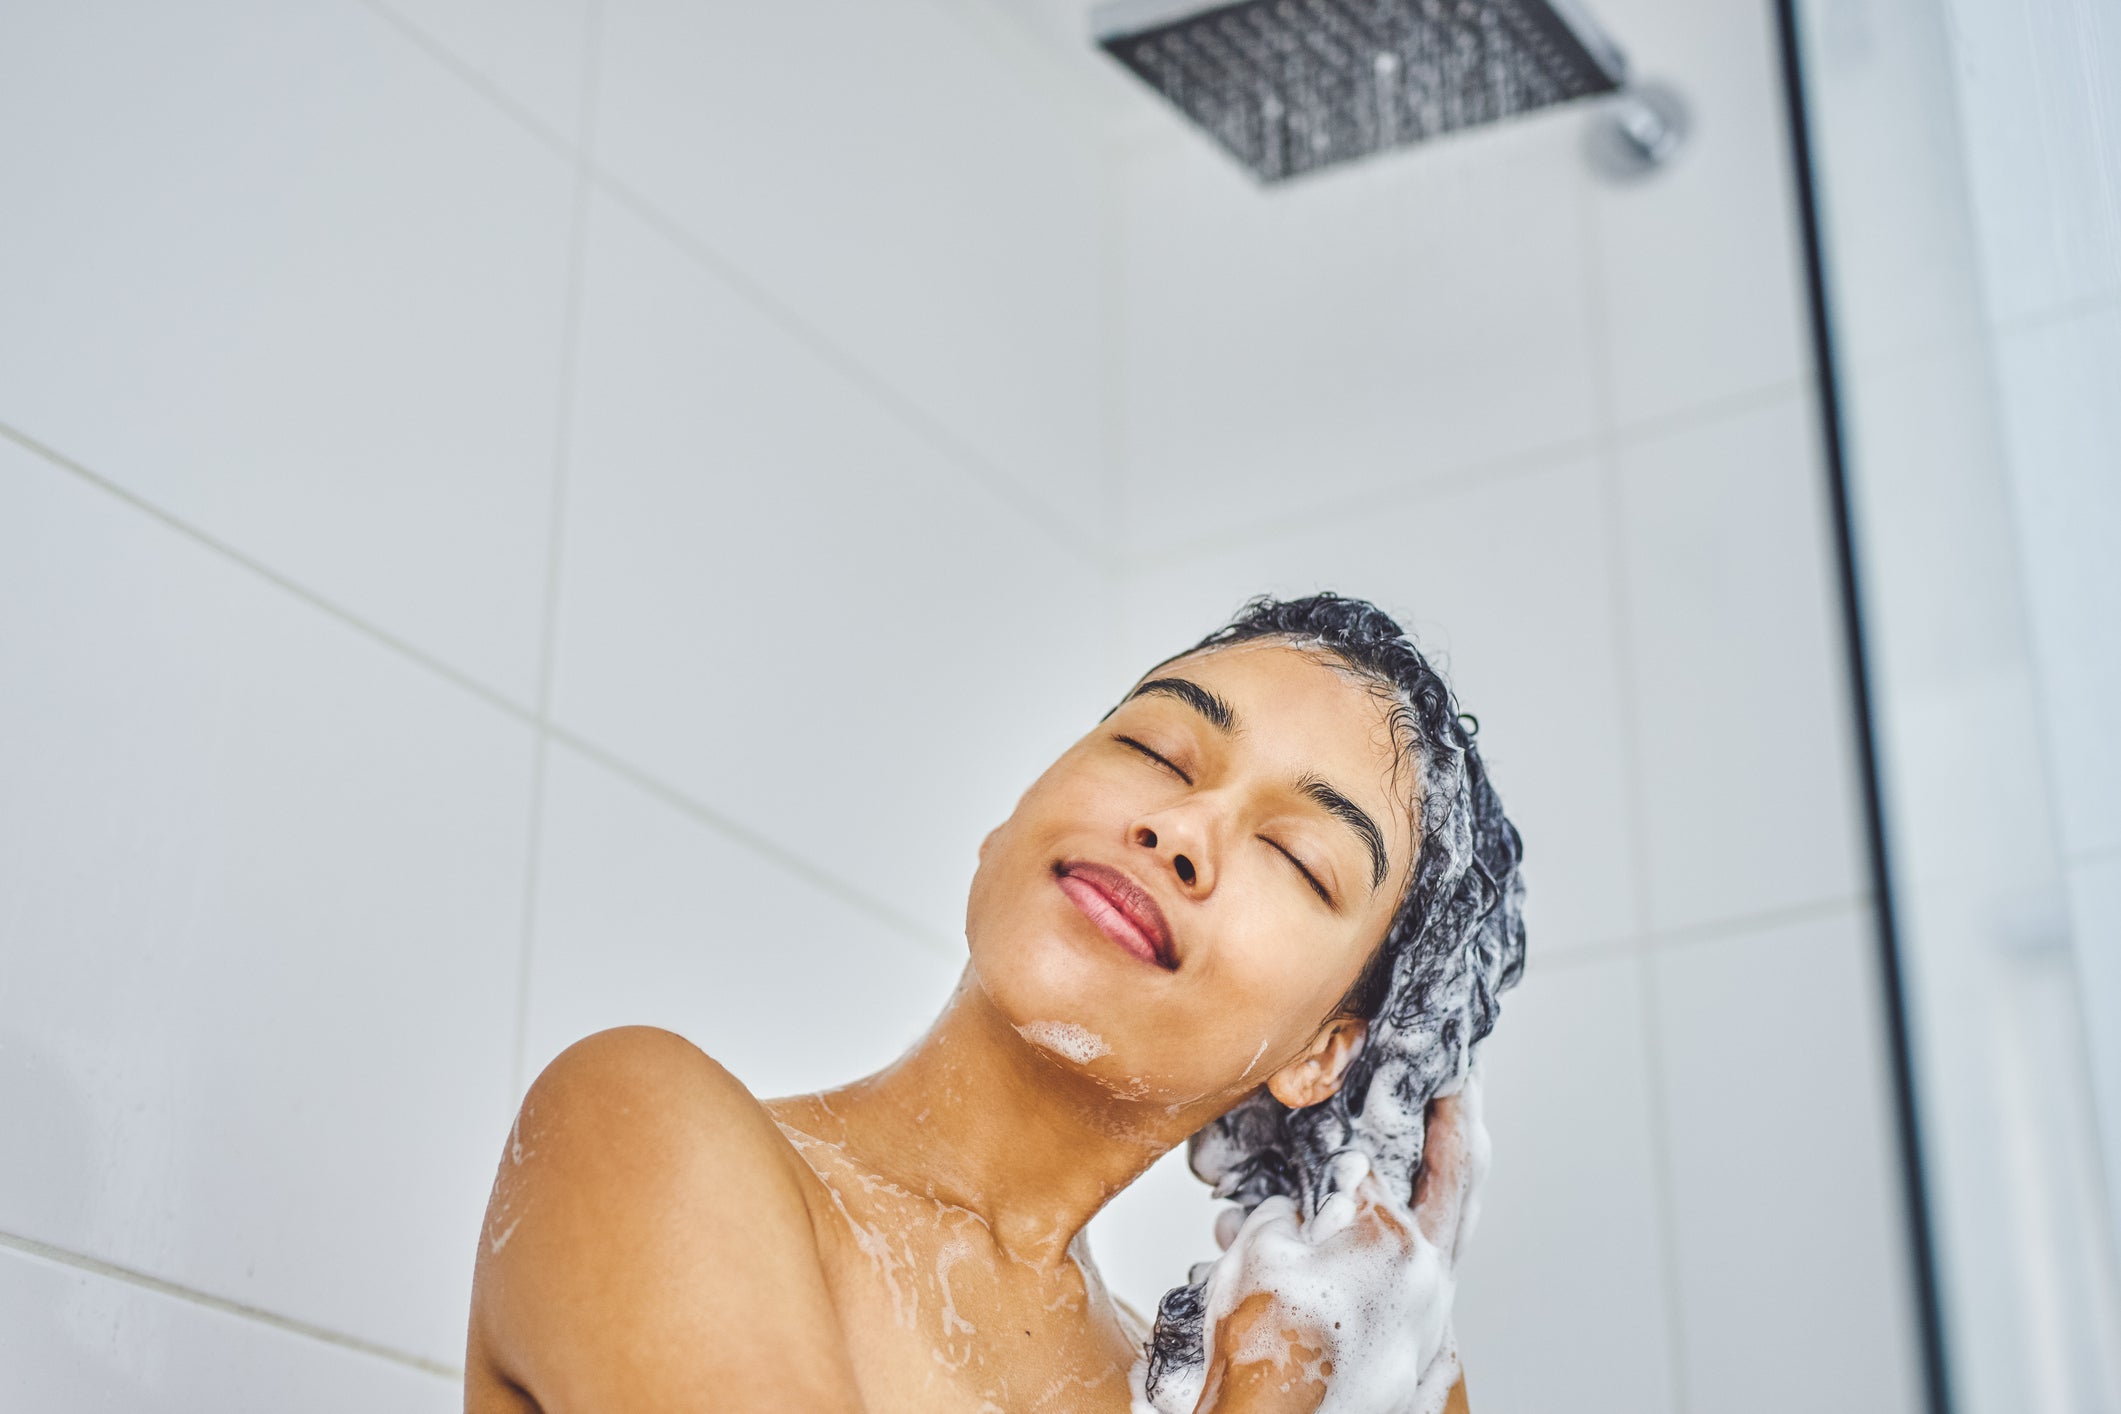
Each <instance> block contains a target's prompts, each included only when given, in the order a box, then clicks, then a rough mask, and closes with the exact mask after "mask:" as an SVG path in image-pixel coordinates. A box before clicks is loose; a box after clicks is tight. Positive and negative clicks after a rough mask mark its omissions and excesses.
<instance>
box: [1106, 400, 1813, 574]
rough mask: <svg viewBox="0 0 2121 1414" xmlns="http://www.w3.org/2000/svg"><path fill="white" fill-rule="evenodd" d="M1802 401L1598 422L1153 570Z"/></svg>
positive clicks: (1270, 521) (1713, 404)
mask: <svg viewBox="0 0 2121 1414" xmlns="http://www.w3.org/2000/svg"><path fill="white" fill-rule="evenodd" d="M1803 393H1804V385H1803V383H1802V382H1801V381H1799V380H1795V379H1778V380H1777V381H1775V382H1772V383H1763V384H1761V385H1760V386H1758V387H1756V388H1750V389H1747V390H1746V391H1744V392H1741V393H1733V394H1729V395H1727V396H1724V397H1719V398H1713V399H1710V400H1708V401H1706V402H1702V403H1697V404H1695V405H1694V406H1692V407H1689V408H1684V409H1682V410H1680V411H1678V412H1675V413H1663V414H1660V415H1658V416H1656V417H1653V418H1645V419H1643V420H1642V421H1640V422H1635V423H1630V424H1628V425H1626V426H1624V427H1614V426H1611V425H1609V423H1607V422H1604V421H1602V422H1601V425H1600V426H1599V427H1595V428H1594V429H1593V430H1592V432H1591V433H1590V434H1589V435H1587V436H1578V437H1568V438H1564V439H1562V440H1560V441H1557V442H1548V443H1544V444H1542V445H1540V446H1537V447H1530V448H1527V449H1525V450H1523V451H1517V452H1510V453H1507V454H1505V455H1503V456H1499V457H1494V458H1490V459H1487V460H1484V461H1475V462H1466V463H1461V464H1460V465H1457V466H1453V467H1448V468H1445V469H1444V470H1441V471H1438V472H1435V473H1432V474H1431V475H1428V476H1424V477H1419V478H1417V479H1414V480H1411V481H1397V482H1393V483H1390V484H1388V485H1384V486H1380V487H1377V488H1376V489H1374V490H1370V491H1358V492H1354V493H1352V494H1350V495H1348V496H1345V497H1342V498H1338V499H1336V500H1333V501H1331V502H1327V503H1324V504H1321V505H1315V506H1310V507H1306V508H1305V509H1304V510H1302V511H1300V512H1296V513H1293V514H1280V515H1276V516H1272V517H1269V518H1266V519H1262V520H1256V521H1250V522H1247V523H1245V524H1242V525H1237V526H1232V527H1231V528H1229V529H1227V530H1223V531H1218V532H1215V533H1213V534H1210V535H1205V536H1203V537H1201V538H1200V539H1198V540H1195V541H1191V542H1189V543H1187V544H1184V545H1180V546H1177V547H1175V548H1173V549H1170V550H1167V551H1162V552H1159V554H1158V557H1157V559H1156V561H1155V563H1156V566H1157V567H1158V568H1163V569H1168V568H1172V567H1174V566H1180V565H1184V564H1186V563H1187V562H1189V561H1195V560H1201V559H1207V558H1210V557H1212V556H1215V555H1223V554H1228V553H1230V552H1231V551H1234V550H1243V549H1247V548H1250V547H1253V546H1257V545H1261V544H1264V543H1267V542H1270V541H1273V540H1277V539H1280V538H1282V537H1284V536H1288V535H1292V534H1300V533H1302V532H1304V531H1308V530H1317V529H1323V528H1326V527H1330V526H1332V525H1333V524H1335V523H1336V522H1338V521H1342V520H1345V519H1347V518H1348V517H1349V516H1351V515H1355V514H1375V513H1378V512H1382V511H1390V510H1394V509H1403V508H1407V507H1412V506H1418V505H1421V504H1422V503H1424V502H1426V501H1431V500H1435V499H1438V498H1442V497H1448V496H1455V495H1459V494H1462V493H1464V492H1468V491H1472V490H1476V489H1479V488H1481V487H1486V486H1492V485H1494V484H1496V483H1497V482H1499V481H1503V480H1507V479H1509V478H1512V477H1518V476H1536V475H1538V474H1539V473H1540V472H1543V471H1551V470H1553V469H1554V468H1555V467H1557V466H1561V465H1564V464H1566V463H1568V462H1571V461H1578V460H1582V459H1585V458H1589V457H1602V456H1605V455H1607V454H1609V452H1610V451H1611V450H1613V449H1616V448H1618V447H1620V446H1622V445H1625V444H1628V443H1632V442H1637V441H1642V440H1646V439H1650V438H1655V437H1664V436H1670V435H1672V434H1673V433H1677V432H1685V431H1689V430H1691V429H1694V428H1699V427H1705V426H1710V425H1712V424H1714V423H1716V422H1719V421H1722V420H1723V419H1725V418H1730V417H1738V416H1742V415H1744V414H1746V413H1749V412H1757V411H1760V410H1762V409H1765V408H1772V407H1776V406H1779V405H1781V404H1782V403H1784V402H1786V401H1789V400H1791V399H1793V398H1799V397H1802V396H1803ZM1144 563H1146V562H1145V561H1142V560H1141V559H1139V558H1138V557H1136V556H1132V555H1127V556H1125V557H1124V558H1123V559H1122V561H1121V563H1120V566H1119V568H1120V571H1121V573H1122V574H1123V575H1124V574H1126V573H1132V572H1134V571H1137V570H1139V569H1141V568H1142V567H1143V564H1144Z"/></svg>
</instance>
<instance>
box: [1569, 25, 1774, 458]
mask: <svg viewBox="0 0 2121 1414" xmlns="http://www.w3.org/2000/svg"><path fill="white" fill-rule="evenodd" d="M1593 8H1594V10H1595V12H1596V14H1597V16H1598V18H1599V20H1600V22H1601V23H1603V24H1604V26H1605V27H1606V28H1607V29H1608V30H1609V31H1610V32H1611V33H1612V34H1613V36H1614V37H1615V38H1616V39H1617V40H1618V41H1619V43H1620V44H1621V46H1622V47H1623V48H1625V49H1626V50H1627V51H1628V60H1629V65H1630V69H1631V72H1633V73H1634V74H1636V75H1637V76H1639V77H1642V78H1647V79H1657V80H1661V81H1664V82H1666V83H1669V84H1671V85H1672V86H1673V87H1675V88H1676V89H1678V91H1679V92H1680V94H1681V95H1682V97H1683V98H1684V99H1685V101H1686V104H1687V106H1688V109H1689V111H1690V114H1691V119H1690V122H1691V131H1690V134H1689V136H1688V138H1687V143H1686V146H1685V148H1684V149H1683V150H1682V151H1681V152H1680V153H1679V154H1678V156H1677V157H1676V159H1675V160H1674V161H1673V162H1672V164H1671V165H1670V166H1669V168H1667V169H1666V170H1663V171H1661V172H1658V173H1656V174H1655V175H1653V176H1651V177H1649V178H1648V179H1646V180H1642V181H1639V182H1634V183H1624V184H1618V185H1614V184H1608V183H1603V182H1601V183H1597V184H1594V186H1593V188H1592V209H1593V219H1594V223H1595V229H1596V240H1597V250H1598V255H1599V269H1600V271H1601V272H1602V274H1601V277H1600V287H1601V300H1602V303H1603V305H1604V308H1605V328H1606V337H1605V342H1604V348H1603V350H1602V353H1603V356H1604V358H1605V362H1606V366H1607V369H1608V375H1609V377H1610V378H1611V380H1612V388H1613V407H1614V415H1615V417H1616V418H1617V420H1618V421H1619V422H1620V424H1621V425H1623V426H1630V425H1634V424H1637V423H1641V422H1644V421H1649V420H1653V419H1660V418H1665V417H1670V416H1672V415H1674V414H1678V413H1682V412H1685V411H1687V410H1689V409H1692V408H1696V407H1699V406H1701V405H1702V404H1705V403H1712V402H1716V401H1718V400H1721V399H1726V398H1730V397H1734V396H1737V395H1740V394H1745V393H1752V392H1756V391H1758V390H1760V389H1763V388H1771V387H1776V386H1780V385H1783V384H1787V383H1789V382H1790V381H1791V380H1793V379H1796V378H1798V377H1800V376H1803V375H1804V374H1805V372H1806V370H1807V369H1808V368H1809V365H1810V358H1809V354H1808V352H1807V350H1806V348H1805V338H1806V335H1805V332H1804V306H1803V290H1804V286H1803V283H1802V269H1803V267H1802V265H1801V263H1800V261H1801V254H1800V246H1799V244H1798V236H1797V215H1796V205H1795V195H1794V192H1795V188H1794V185H1793V183H1792V179H1791V175H1790V155H1789V137H1788V133H1787V129H1786V125H1785V123H1784V120H1783V105H1782V89H1781V78H1780V71H1779V67H1778V65H1779V62H1780V61H1779V59H1778V58H1777V52H1778V51H1777V47H1776V42H1775V29H1774V24H1775V20H1774V16H1775V6H1774V3H1773V0H1708V2H1707V3H1705V0H1598V3H1597V4H1596V5H1595V6H1594V7H1593Z"/></svg>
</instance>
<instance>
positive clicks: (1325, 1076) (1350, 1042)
mask: <svg viewBox="0 0 2121 1414" xmlns="http://www.w3.org/2000/svg"><path fill="white" fill-rule="evenodd" d="M1369 1034H1370V1024H1369V1023H1368V1022H1367V1021H1364V1020H1362V1019H1361V1018H1359V1017H1353V1016H1336V1017H1334V1018H1333V1019H1332V1020H1331V1021H1329V1022H1327V1023H1326V1024H1325V1025H1324V1026H1322V1027H1320V1028H1319V1031H1318V1034H1317V1035H1316V1036H1313V1037H1312V1038H1311V1044H1310V1045H1309V1046H1306V1047H1305V1048H1304V1052H1303V1054H1302V1055H1300V1056H1298V1057H1297V1058H1296V1059H1295V1060H1292V1061H1290V1062H1289V1063H1288V1064H1287V1065H1285V1066H1283V1067H1282V1068H1281V1069H1280V1070H1277V1071H1275V1072H1274V1073H1273V1074H1272V1075H1270V1076H1268V1077H1267V1092H1268V1093H1269V1094H1271V1095H1273V1096H1274V1098H1275V1099H1277V1100H1279V1101H1281V1102H1282V1103H1283V1104H1285V1105H1287V1106H1288V1107H1289V1108H1290V1109H1292V1110H1300V1109H1304V1108H1305V1107H1307V1106H1310V1105H1315V1104H1317V1103H1319V1102H1320V1101H1321V1100H1330V1099H1332V1098H1333V1097H1334V1096H1335V1095H1337V1094H1339V1093H1340V1082H1341V1081H1342V1080H1344V1079H1346V1078H1347V1074H1348V1067H1349V1065H1351V1064H1353V1062H1354V1060H1355V1057H1356V1056H1357V1055H1359V1054H1361V1052H1362V1043H1363V1039H1364V1038H1365V1037H1366V1036H1368V1035H1369Z"/></svg>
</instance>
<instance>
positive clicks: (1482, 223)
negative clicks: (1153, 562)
mask: <svg viewBox="0 0 2121 1414" xmlns="http://www.w3.org/2000/svg"><path fill="white" fill-rule="evenodd" d="M1576 135H1577V129H1576V126H1575V123H1574V122H1573V120H1572V118H1571V117H1570V116H1569V115H1567V114H1560V115H1543V116H1536V117H1532V118H1529V119H1526V120H1524V121H1522V122H1519V123H1515V124H1511V125H1507V126H1503V127H1499V128H1496V129H1492V130H1489V131H1486V132H1479V133H1471V134H1464V135H1460V136H1457V137H1454V138H1452V139H1450V140H1449V141H1446V142H1440V143H1438V144H1436V145H1435V147H1434V148H1433V150H1430V151H1425V152H1423V153H1422V154H1421V156H1420V157H1419V159H1418V160H1416V159H1408V160H1393V161H1380V162H1376V163H1366V164H1357V165H1356V166H1353V167H1350V168H1345V169H1341V170H1338V171H1334V172H1329V173H1324V174H1320V175H1317V176H1313V177H1308V178H1305V179H1303V180H1302V181H1300V182H1298V183H1295V184H1292V185H1290V186H1288V187H1284V188H1274V189H1266V190H1263V189H1261V188H1259V187H1257V186H1255V185H1254V184H1253V182H1252V180H1251V179H1250V178H1249V177H1248V176H1246V175H1245V174H1244V173H1243V172H1242V171H1241V170H1240V169H1239V168H1238V167H1237V166H1236V164H1234V163H1233V162H1231V161H1230V160H1229V158H1228V157H1227V156H1225V155H1224V154H1223V153H1222V151H1221V150H1220V149H1217V148H1213V147H1211V146H1210V145H1209V144H1208V143H1206V142H1205V141H1202V140H1200V139H1199V138H1198V137H1197V136H1195V135H1192V134H1182V135H1178V136H1175V137H1173V138H1171V139H1169V140H1164V141H1157V142H1151V143H1146V144H1143V145H1141V146H1140V147H1139V148H1138V149H1137V150H1136V151H1135V152H1134V153H1133V154H1132V155H1131V156H1130V157H1129V158H1128V159H1127V160H1126V162H1125V164H1124V166H1123V167H1122V169H1121V171H1122V180H1123V184H1124V185H1123V191H1124V193H1125V207H1124V216H1125V228H1124V229H1125V239H1124V243H1123V246H1122V256H1121V258H1122V261H1123V267H1122V271H1121V277H1122V285H1121V289H1122V292H1123V293H1122V300H1123V304H1122V308H1123V310H1124V315H1123V331H1122V342H1121V345H1120V349H1119V353H1118V357H1119V359H1120V363H1121V367H1122V370H1123V372H1124V424H1123V426H1124V429H1125V437H1124V444H1123V445H1124V456H1125V462H1126V468H1127V473H1128V477H1127V481H1126V483H1125V490H1124V501H1125V504H1126V508H1127V512H1128V526H1129V533H1130V536H1131V538H1132V541H1133V544H1134V546H1135V548H1136V549H1137V551H1138V552H1139V553H1140V554H1142V555H1143V556H1145V557H1149V558H1152V559H1153V558H1154V557H1156V556H1159V555H1161V554H1163V553H1165V552H1167V551H1168V550H1169V549H1171V548H1172V547H1174V546H1185V545H1190V544H1193V543H1196V542H1198V541H1200V540H1202V539H1203V538H1204V537H1212V536H1214V535H1216V534H1217V533H1218V532H1223V531H1227V530H1229V529H1231V528H1233V527H1243V528H1264V527H1268V526H1271V525H1273V524H1275V523H1276V522H1278V521H1279V520H1281V519H1282V518H1283V517H1285V516H1288V515H1290V514H1299V515H1301V514H1306V513H1312V512H1315V511H1316V510H1317V509H1318V508H1319V507H1320V506H1322V505H1324V506H1338V507H1353V506H1356V505H1359V504H1362V503H1363V501H1364V499H1365V498H1366V497H1367V496H1368V495H1370V494H1374V493H1377V492H1380V491H1385V490H1389V489H1393V488H1397V487H1402V486H1405V485H1407V484H1408V483H1410V482H1413V481H1418V480H1422V479H1425V478H1430V477H1434V476H1437V475H1439V474H1443V473H1448V472H1454V471H1462V470H1464V469H1466V468H1468V467H1471V466H1476V465H1481V464H1485V463H1489V462H1493V461H1496V460H1498V459H1501V458H1506V457H1510V456H1514V455H1522V454H1524V453H1526V452H1531V451H1539V450H1546V449H1552V448H1555V447H1558V446H1562V445H1565V444H1580V443H1581V442H1582V441H1583V440H1584V439H1586V438H1588V437H1589V436H1590V435H1591V432H1592V430H1593V417H1594V407H1593V374H1592V366H1591V357H1592V330H1591V323H1590V312H1589V309H1588V292H1587V291H1586V289H1585V284H1584V281H1583V278H1582V271H1583V256H1582V254H1581V240H1582V232H1581V223H1580V220H1579V207H1578V201H1579V196H1578V190H1579V184H1580V183H1581V181H1582V176H1581V162H1580V159H1579V157H1578V154H1577V150H1576Z"/></svg>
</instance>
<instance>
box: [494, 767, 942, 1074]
mask: <svg viewBox="0 0 2121 1414" xmlns="http://www.w3.org/2000/svg"><path fill="white" fill-rule="evenodd" d="M543 809H544V827H543V829H542V830H541V831H540V833H539V843H540V854H539V866H538V890H537V916H536V920H535V927H536V942H535V945H534V947H533V951H532V954H531V974H530V1020H529V1032H528V1041H527V1046H528V1059H529V1066H528V1068H527V1069H526V1070H525V1072H524V1073H525V1075H526V1076H528V1075H534V1074H536V1072H537V1071H538V1070H539V1069H541V1068H542V1067H543V1066H544V1065H545V1063H546V1062H547V1061H549V1060H551V1059H552V1057H553V1056H555V1055H557V1054H558V1053H559V1052H560V1051H561V1050H563V1049H565V1048H566V1047H567V1046H568V1045H570V1044H571V1043H573V1042H574V1041H577V1040H579V1039H580V1038H582V1037H583V1036H586V1035H588V1034H590V1033H591V1032H593V1031H600V1030H602V1029H604V1028H605V1027H607V1026H623V1025H630V1024H642V1025H653V1026H661V1027H664V1028H665V1029H667V1030H671V1031H675V1032H677V1033H678V1034H680V1035H682V1036H687V1037H689V1038H691V1039H692V1040H693V1041H694V1042H695V1043H696V1044H698V1045H699V1046H701V1047H702V1048H704V1049H705V1050H707V1051H708V1052H709V1053H710V1054H712V1055H713V1056H714V1057H715V1059H716V1060H718V1061H720V1062H721V1063H722V1064H723V1065H725V1066H727V1067H728V1068H729V1069H730V1071H731V1072H732V1073H734V1074H735V1075H736V1077H737V1078H738V1079H739V1080H741V1081H743V1082H744V1083H745V1084H746V1085H747V1086H749V1087H750V1088H751V1091H752V1093H754V1094H756V1095H761V1096H767V1095H787V1094H794V1093H798V1092H801V1091H805V1090H814V1089H818V1088H821V1087H823V1086H826V1085H836V1084H841V1083H843V1082H845V1081H848V1080H851V1079H853V1078H854V1077H856V1076H858V1075H863V1074H866V1073H868V1072H870V1071H872V1070H875V1069H878V1068H880V1067H882V1066H884V1065H886V1064H888V1063H889V1062H890V1061H891V1060H892V1059H893V1058H894V1057H896V1056H897V1055H898V1054H899V1053H900V1052H901V1051H903V1050H904V1049H905V1048H906V1047H907V1046H908V1045H910V1044H911V1043H912V1042H913V1041H914V1040H915V1039H916V1038H917V1037H918V1036H919V1035H920V1033H921V1031H922V1030H923V1029H924V1028H925V1027H926V1025H927V1023H928V1019H929V1018H931V1017H933V1016H934V1015H935V1014H936V1013H937V1012H938V1011H940V1010H942V1005H943V1002H944V1000H945V999H946V998H947V997H948V996H949V995H950V990H951V988H952V987H953V986H955V985H956V983H957V977H958V973H959V971H960V969H961V968H962V966H963V962H964V959H963V958H962V957H961V956H953V955H950V954H947V953H945V952H944V951H943V949H942V948H940V947H938V946H936V945H935V944H933V943H931V942H929V941H926V940H922V939H914V938H908V937H906V936H905V935H904V934H903V933H901V932H899V931H897V930H896V929H894V928H892V927H890V926H888V925H886V924H883V923H881V922H879V921H878V920H877V919H876V918H874V917H872V916H870V915H868V914H866V913H864V912H862V911H861V910H859V909H857V908H854V907H851V906H849V905H848V904H847V903H845V902H844V901H842V900H840V899H837V898H834V897H832V896H830V895H829V894H825V893H823V892H821V891H820V890H819V889H818V888H817V886H816V884H815V883H814V882H813V881H811V880H809V879H806V878H804V877H802V876H800V875H796V874H791V873H790V872H788V871H787V870H786V869H785V868H784V867H782V866H781V865H780V864H779V863H778V862H777V861H775V860H773V859H771V858H762V857H761V856H759V855H758V854H757V853H756V852H755V851H753V850H751V849H749V848H747V847H746V846H744V845H742V844H739V843H737V842H736V841H733V840H731V839H730V838H729V837H728V836H727V835H726V834H723V833H721V832H720V831H718V830H716V829H714V828H713V827H712V826H711V825H709V824H706V823H704V822H702V821H701V820H700V819H698V818H697V817H694V816H691V815H688V814H687V813H685V812H684V811H683V810H681V809H680V808H678V807H677V806H675V805H673V804H671V803H670V802H669V801H667V800H662V799H658V798H656V797H655V796H653V795H651V794H649V793H648V792H647V791H646V790H645V789H643V788H642V787H641V786H640V785H637V784H635V783H634V782H631V781H628V780H625V779H622V778H620V777H618V776H616V775H614V774H613V773H612V772H611V771H609V770H607V769H606V768H605V767H603V766H601V765H599V764H597V763H596V762H594V761H591V760H589V759H587V758H585V757H583V756H582V755H580V754H579V753H577V752H575V751H573V750H571V749H569V748H567V747H565V746H555V747H554V748H553V749H552V755H551V757H550V759H549V760H548V762H547V765H546V776H545V791H544V805H543Z"/></svg>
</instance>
